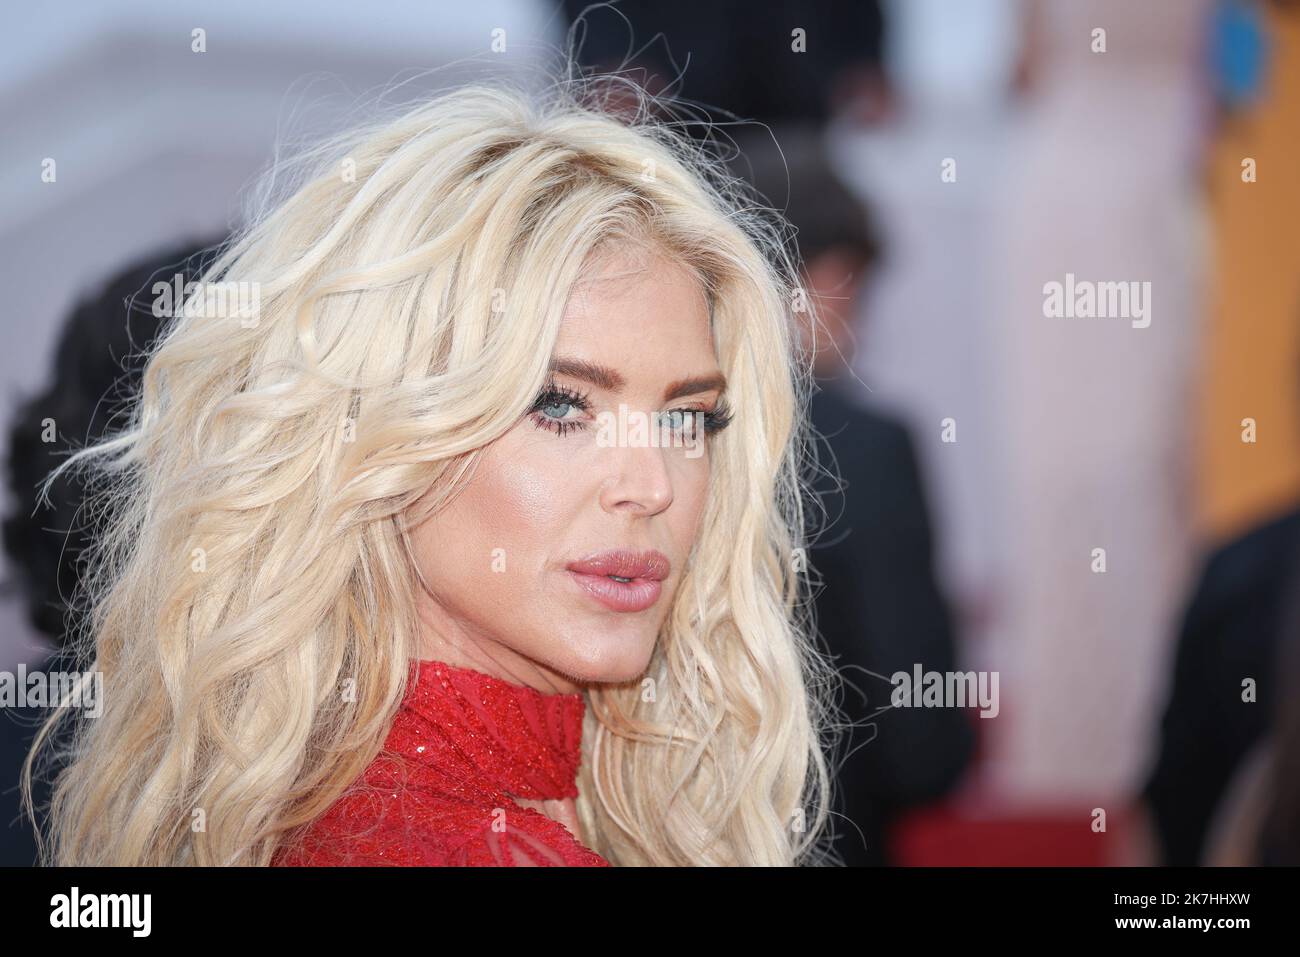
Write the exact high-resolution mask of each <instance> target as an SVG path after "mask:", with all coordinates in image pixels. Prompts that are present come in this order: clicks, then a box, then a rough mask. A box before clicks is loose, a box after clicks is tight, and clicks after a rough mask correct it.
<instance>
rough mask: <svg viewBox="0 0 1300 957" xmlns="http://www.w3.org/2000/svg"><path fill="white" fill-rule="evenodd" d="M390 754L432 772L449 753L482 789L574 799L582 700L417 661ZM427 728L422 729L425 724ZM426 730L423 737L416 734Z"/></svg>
mask: <svg viewBox="0 0 1300 957" xmlns="http://www.w3.org/2000/svg"><path fill="white" fill-rule="evenodd" d="M401 710H402V712H404V715H403V717H404V718H405V719H406V720H403V721H399V722H398V725H399V726H401V727H402V730H403V731H405V732H406V733H400V732H399V733H398V734H396V735H393V736H391V737H390V739H389V741H388V747H389V749H390V750H397V751H398V752H399V753H401V754H402V755H403V756H404V757H406V758H408V759H409V760H411V761H414V762H416V763H420V764H433V765H437V764H438V763H440V762H443V761H445V760H446V759H447V758H448V757H450V755H449V754H448V751H449V750H450V751H451V752H453V753H454V754H455V756H456V758H458V759H459V761H458V762H457V763H461V762H464V763H465V764H468V765H470V766H471V767H472V768H473V769H474V772H475V777H476V778H477V779H479V781H480V782H481V783H482V784H485V785H488V786H490V787H495V788H499V789H501V790H502V791H504V792H506V793H507V794H511V795H514V796H515V797H520V798H525V799H528V798H537V799H556V798H570V797H574V798H576V797H577V796H578V783H577V778H578V767H579V765H580V764H581V762H582V719H583V715H584V713H585V710H586V705H585V702H584V700H583V696H582V695H581V694H580V693H576V692H575V693H572V694H558V693H556V694H547V693H544V692H541V691H538V690H537V689H535V688H529V687H526V686H524V685H519V684H515V683H514V682H511V681H506V680H505V679H503V678H497V677H495V676H493V675H489V674H486V673H484V672H481V671H477V670H475V669H473V668H465V667H458V666H456V665H451V664H448V663H446V662H443V661H434V660H425V661H416V662H413V663H412V666H411V680H410V684H409V685H408V687H407V692H406V696H405V698H404V699H403V701H402V707H401ZM426 722H427V724H426ZM425 728H427V734H426V733H421V731H422V729H425Z"/></svg>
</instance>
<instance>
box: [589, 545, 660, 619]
mask: <svg viewBox="0 0 1300 957" xmlns="http://www.w3.org/2000/svg"><path fill="white" fill-rule="evenodd" d="M567 568H568V571H569V574H570V575H572V576H573V579H574V581H575V582H577V583H578V585H580V586H581V587H582V588H583V590H584V591H586V593H587V594H588V595H590V596H591V597H592V598H595V599H596V600H597V601H598V602H600V603H601V604H602V605H604V606H605V607H606V608H609V609H612V610H613V611H644V610H645V609H647V608H649V607H650V606H651V605H653V604H654V603H655V602H656V601H658V600H659V595H660V592H661V591H662V590H663V580H664V579H665V578H667V577H668V575H669V574H670V573H671V571H672V564H671V563H670V562H669V561H668V558H667V557H666V556H665V555H664V554H663V553H662V552H657V551H654V550H653V549H652V550H650V551H645V552H634V551H627V550H624V549H613V550H611V551H607V552H600V553H598V554H596V555H590V556H588V557H587V558H584V559H581V560H580V561H576V562H570V563H569V564H568V566H567Z"/></svg>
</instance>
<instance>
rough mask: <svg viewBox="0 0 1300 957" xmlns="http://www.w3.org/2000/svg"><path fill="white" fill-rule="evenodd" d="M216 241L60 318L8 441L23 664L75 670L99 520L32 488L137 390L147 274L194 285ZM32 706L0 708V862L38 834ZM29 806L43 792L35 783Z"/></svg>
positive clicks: (10, 580)
mask: <svg viewBox="0 0 1300 957" xmlns="http://www.w3.org/2000/svg"><path fill="white" fill-rule="evenodd" d="M219 242H220V239H219V237H212V238H210V239H209V240H206V241H191V242H188V243H185V244H184V245H182V246H178V247H174V248H172V249H169V250H166V251H164V252H161V253H158V254H155V255H153V256H150V257H148V258H147V259H146V260H144V261H142V262H140V263H137V264H135V265H133V266H130V267H128V268H127V269H125V270H122V271H121V272H119V273H118V274H117V275H115V276H113V277H112V278H111V279H109V280H108V282H107V283H105V284H103V285H102V286H100V287H98V288H95V289H92V290H90V291H88V292H87V293H86V294H85V295H84V296H83V298H82V299H81V301H80V302H79V303H78V304H77V306H76V308H75V309H73V311H72V313H71V315H69V316H68V317H67V320H66V321H65V322H64V323H63V324H62V327H61V330H60V333H59V339H58V344H57V347H56V350H55V356H54V362H53V367H52V369H51V370H50V373H49V378H48V380H47V382H46V384H45V386H44V388H42V390H41V391H40V392H38V393H37V394H35V395H33V396H31V397H30V398H29V399H27V400H26V401H25V402H24V403H23V404H22V406H20V407H19V409H18V410H17V413H16V414H15V415H14V417H13V419H12V426H11V428H10V430H9V432H8V434H7V436H6V438H7V440H8V441H7V442H6V443H5V446H6V450H5V459H6V461H5V467H6V472H5V479H6V489H7V491H8V498H9V505H8V508H7V510H6V512H5V517H4V522H3V543H4V556H5V559H6V569H7V574H6V577H5V579H4V582H3V584H4V590H5V595H6V597H7V598H8V599H9V600H16V601H17V602H18V603H19V604H20V605H21V607H23V608H24V609H25V611H26V614H27V618H28V621H29V623H30V626H31V630H32V633H33V634H34V635H35V636H36V640H35V641H33V642H32V643H31V650H30V652H29V653H28V654H27V655H26V657H25V660H24V664H25V665H26V666H27V667H28V669H29V670H31V671H36V670H40V671H62V670H75V666H74V665H73V663H72V662H71V661H70V660H67V659H66V658H65V655H64V652H65V650H66V645H65V638H66V636H67V635H68V634H71V633H74V632H75V631H76V629H77V622H78V621H79V620H80V618H81V617H82V616H83V615H84V614H85V609H84V608H83V607H81V606H80V604H79V603H78V602H77V594H78V585H79V582H80V579H81V572H82V567H83V566H82V561H81V556H82V554H83V553H84V552H85V550H86V549H87V547H88V546H89V545H90V544H91V541H92V540H93V537H94V534H95V528H96V527H99V526H101V525H102V523H103V522H104V521H105V520H106V518H107V516H104V515H90V514H87V513H86V512H85V510H84V509H83V507H82V504H83V503H82V500H83V497H84V495H85V492H86V489H85V487H84V484H83V483H82V481H81V480H80V478H79V477H74V476H69V475H66V474H65V475H64V476H62V477H60V478H59V480H58V481H57V482H55V483H53V485H52V486H51V488H50V494H49V496H48V497H47V498H44V499H42V498H41V497H40V495H39V493H40V489H39V486H40V484H41V482H42V481H43V480H44V478H45V476H46V475H48V474H49V473H50V471H52V470H53V469H54V467H55V466H56V465H57V464H58V463H59V461H60V460H61V459H62V457H63V456H65V455H66V454H67V451H68V449H69V448H70V447H81V446H82V445H86V444H89V443H90V442H92V441H94V440H96V439H99V438H102V437H103V436H104V435H106V434H107V433H108V432H109V431H111V429H112V427H113V425H114V423H115V422H116V420H117V417H116V412H117V408H116V405H115V401H116V400H119V399H122V398H124V397H125V396H126V395H127V394H129V393H130V392H131V391H132V390H134V389H135V388H136V387H137V386H138V384H139V380H140V376H141V374H142V373H143V371H144V367H143V362H142V359H141V357H142V356H143V355H144V354H145V352H146V350H147V349H148V347H149V345H150V343H152V342H153V340H154V339H156V338H157V337H158V335H159V334H161V332H162V331H163V329H164V327H165V325H166V322H167V320H168V319H169V318H170V313H169V312H168V311H167V310H159V311H160V312H164V315H161V316H159V315H156V314H155V310H154V304H155V302H157V301H158V300H157V297H156V296H155V294H154V292H153V286H154V283H155V282H163V283H166V284H168V285H169V286H172V285H173V284H174V283H176V282H177V281H179V283H180V285H181V287H183V286H184V285H185V283H187V282H192V281H197V280H198V278H199V276H200V275H201V274H202V270H203V267H204V264H205V263H206V262H208V261H210V259H211V257H212V255H213V252H214V250H215V247H216V245H217V244H218V243H219ZM40 717H41V714H40V709H38V708H35V707H32V706H29V707H26V708H14V709H11V708H5V709H3V710H0V824H2V825H3V826H0V867H4V866H9V867H15V866H23V867H29V866H31V865H32V864H34V863H35V861H36V841H35V836H34V835H33V833H32V828H31V824H30V821H29V820H28V819H27V818H26V817H24V816H23V814H22V810H21V807H20V803H19V802H20V792H19V789H18V774H19V770H20V768H21V765H22V762H23V761H24V759H25V758H26V757H27V752H28V751H29V750H30V748H31V744H32V739H33V737H34V735H35V733H36V730H37V727H38V719H39V718H40ZM38 783H39V787H38V788H37V789H36V793H37V795H38V799H37V801H36V803H37V804H38V805H39V804H40V801H41V800H43V799H45V798H46V797H47V796H48V788H47V787H46V786H45V785H46V784H47V783H48V782H47V781H45V780H44V779H42V780H40V781H39V782H38Z"/></svg>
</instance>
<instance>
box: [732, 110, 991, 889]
mask: <svg viewBox="0 0 1300 957" xmlns="http://www.w3.org/2000/svg"><path fill="white" fill-rule="evenodd" d="M737 146H738V150H739V152H738V156H737V160H736V168H737V172H738V173H741V174H742V175H747V176H748V177H749V178H750V181H751V182H752V183H753V185H754V186H755V188H756V189H757V190H758V192H759V193H760V194H761V195H762V196H763V197H764V198H765V199H766V201H767V202H768V204H769V205H771V206H772V207H773V208H775V209H777V210H778V211H780V212H781V213H782V214H783V215H785V216H786V217H787V218H788V219H789V221H790V223H791V224H792V226H793V227H794V230H795V236H794V239H795V242H796V245H797V247H798V250H799V255H800V259H801V261H802V263H803V264H804V265H803V268H804V282H805V289H806V292H807V296H808V300H809V302H810V305H811V308H808V309H804V310H802V311H796V315H797V316H799V317H800V318H801V319H802V320H803V321H804V324H803V325H802V327H801V330H800V332H801V335H802V338H803V342H804V348H805V350H806V352H807V356H808V359H809V360H810V361H811V362H812V365H813V372H814V376H815V377H816V380H817V383H818V387H819V389H818V391H817V392H816V393H815V394H814V395H813V398H812V402H811V410H810V413H811V419H812V425H813V427H814V428H815V430H816V433H817V435H816V438H815V450H816V451H815V454H816V457H817V461H818V462H819V463H820V470H819V471H818V473H817V474H816V476H815V477H814V481H813V489H814V492H815V494H816V496H817V504H816V505H815V506H812V507H811V524H812V525H813V526H814V527H815V532H814V541H813V544H812V545H811V546H810V549H809V553H808V560H809V564H810V565H811V566H812V568H813V570H814V572H813V577H814V579H815V580H816V581H817V582H818V584H817V585H816V586H815V588H814V592H815V596H816V598H815V610H816V619H817V627H818V631H819V633H820V635H821V637H822V640H823V642H824V643H825V647H826V649H827V650H828V651H829V652H830V654H831V655H832V656H833V658H834V660H835V663H836V665H837V667H838V668H840V670H841V673H842V674H843V675H844V677H845V679H846V690H845V697H844V699H843V701H842V707H843V709H844V712H845V717H846V718H847V720H848V722H849V724H850V725H851V726H852V729H851V732H850V733H849V734H848V736H847V737H846V738H845V740H844V741H843V742H841V744H840V752H839V754H838V755H837V763H836V766H835V772H836V782H835V783H836V789H835V790H836V802H835V810H836V812H837V813H838V814H842V815H843V817H842V818H838V819H837V823H836V842H835V849H836V851H837V853H839V854H840V856H841V858H842V859H843V860H844V862H845V863H846V864H849V865H870V864H886V863H896V862H897V856H896V855H895V854H893V853H892V852H891V849H890V846H889V843H890V842H889V838H890V832H891V828H892V827H893V825H895V824H896V823H897V820H898V819H899V817H900V815H901V814H902V813H903V812H905V811H908V810H912V809H914V808H916V807H918V806H924V805H927V804H929V803H931V802H935V801H937V800H939V799H940V798H942V797H944V796H945V795H946V794H948V793H949V792H950V791H951V790H952V789H953V788H954V787H955V785H956V784H957V782H958V780H959V779H960V777H961V774H962V772H963V771H964V770H965V768H966V767H967V766H968V765H969V763H970V761H971V758H972V755H973V751H974V740H975V735H974V732H973V730H972V728H971V726H970V724H969V722H968V720H967V715H966V714H965V713H964V712H962V711H960V710H957V709H954V708H892V707H891V693H892V691H893V689H894V686H893V684H892V683H891V682H890V676H892V675H893V674H894V673H896V672H899V671H903V672H906V673H908V674H909V675H910V674H912V673H913V669H914V667H916V666H918V665H919V666H920V667H921V669H922V671H923V672H925V671H939V672H949V671H952V670H954V669H955V667H956V639H955V632H954V627H953V621H952V615H951V612H950V609H949V607H948V603H947V600H946V598H945V597H944V596H943V595H942V593H941V591H940V589H939V586H938V584H937V582H936V579H935V572H934V563H933V546H932V531H931V520H930V514H929V511H930V510H929V504H928V496H927V494H926V490H925V483H924V481H923V480H922V477H921V472H920V468H919V466H918V464H917V460H916V454H915V451H914V448H913V442H912V439H911V436H910V434H909V433H908V430H907V428H906V427H905V426H904V425H903V424H901V423H900V422H898V421H896V420H895V419H893V418H892V417H890V416H888V415H885V414H882V413H881V412H879V411H876V410H873V409H872V408H870V406H869V404H866V403H865V402H864V399H865V398H867V394H866V390H865V389H864V388H863V387H862V384H861V383H860V382H859V381H857V379H856V377H855V375H854V373H853V371H852V362H853V354H854V348H855V339H856V336H857V328H858V326H859V323H860V322H861V319H860V310H859V300H860V296H861V293H862V291H863V289H864V288H865V286H866V284H867V283H868V282H869V280H870V276H871V274H872V270H873V268H874V266H875V264H876V261H877V259H878V257H879V255H880V250H879V247H878V243H877V240H876V237H875V235H874V233H873V230H872V228H871V225H870V219H869V217H868V214H867V211H866V209H865V208H864V207H863V206H862V204H861V203H860V202H859V200H858V199H857V197H856V196H855V195H854V194H853V193H852V192H851V191H850V190H849V189H848V188H847V187H846V186H845V185H844V184H843V183H842V182H841V181H840V179H839V177H838V175H837V174H836V172H835V170H834V168H833V167H832V166H831V164H830V162H829V158H828V156H827V153H826V149H825V145H824V143H823V138H822V136H821V135H820V131H819V130H818V129H817V128H816V127H812V126H803V127H783V126H777V127H775V128H773V130H772V132H771V133H770V134H769V133H767V132H766V131H753V132H751V134H750V135H747V136H743V137H738V138H737Z"/></svg>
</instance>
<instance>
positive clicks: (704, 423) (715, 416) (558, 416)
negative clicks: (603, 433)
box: [528, 380, 735, 436]
mask: <svg viewBox="0 0 1300 957" xmlns="http://www.w3.org/2000/svg"><path fill="white" fill-rule="evenodd" d="M591 408H592V404H591V395H590V393H585V392H578V391H577V390H575V389H570V388H569V387H567V386H563V385H560V384H558V383H557V382H555V381H554V380H552V381H551V382H548V383H547V384H546V386H544V387H543V388H542V391H541V392H540V393H538V395H537V399H536V400H535V401H534V402H533V405H532V408H530V409H529V410H528V416H529V418H530V419H532V422H533V425H535V426H536V427H537V428H539V429H545V430H546V431H548V432H553V433H555V434H556V435H560V436H562V435H567V434H569V433H570V432H573V431H574V430H578V431H585V430H586V429H589V428H590V427H591V426H592V425H593V424H594V423H593V422H592V421H591V420H590V418H589V417H590V414H591ZM575 413H576V415H575ZM582 416H587V417H588V418H582ZM734 418H735V414H734V413H733V412H732V409H731V406H730V404H729V403H728V402H727V400H726V399H719V400H718V401H717V402H716V403H714V406H713V408H711V409H695V408H676V409H667V410H665V411H663V412H660V413H659V421H660V423H661V425H663V426H664V427H666V428H668V429H670V430H672V431H682V430H685V431H686V432H687V434H691V432H692V430H694V429H699V428H703V430H704V434H705V435H706V436H709V435H716V434H717V433H719V432H721V431H722V430H723V429H725V428H726V427H727V426H728V425H730V424H731V421H732V419H734Z"/></svg>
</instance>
